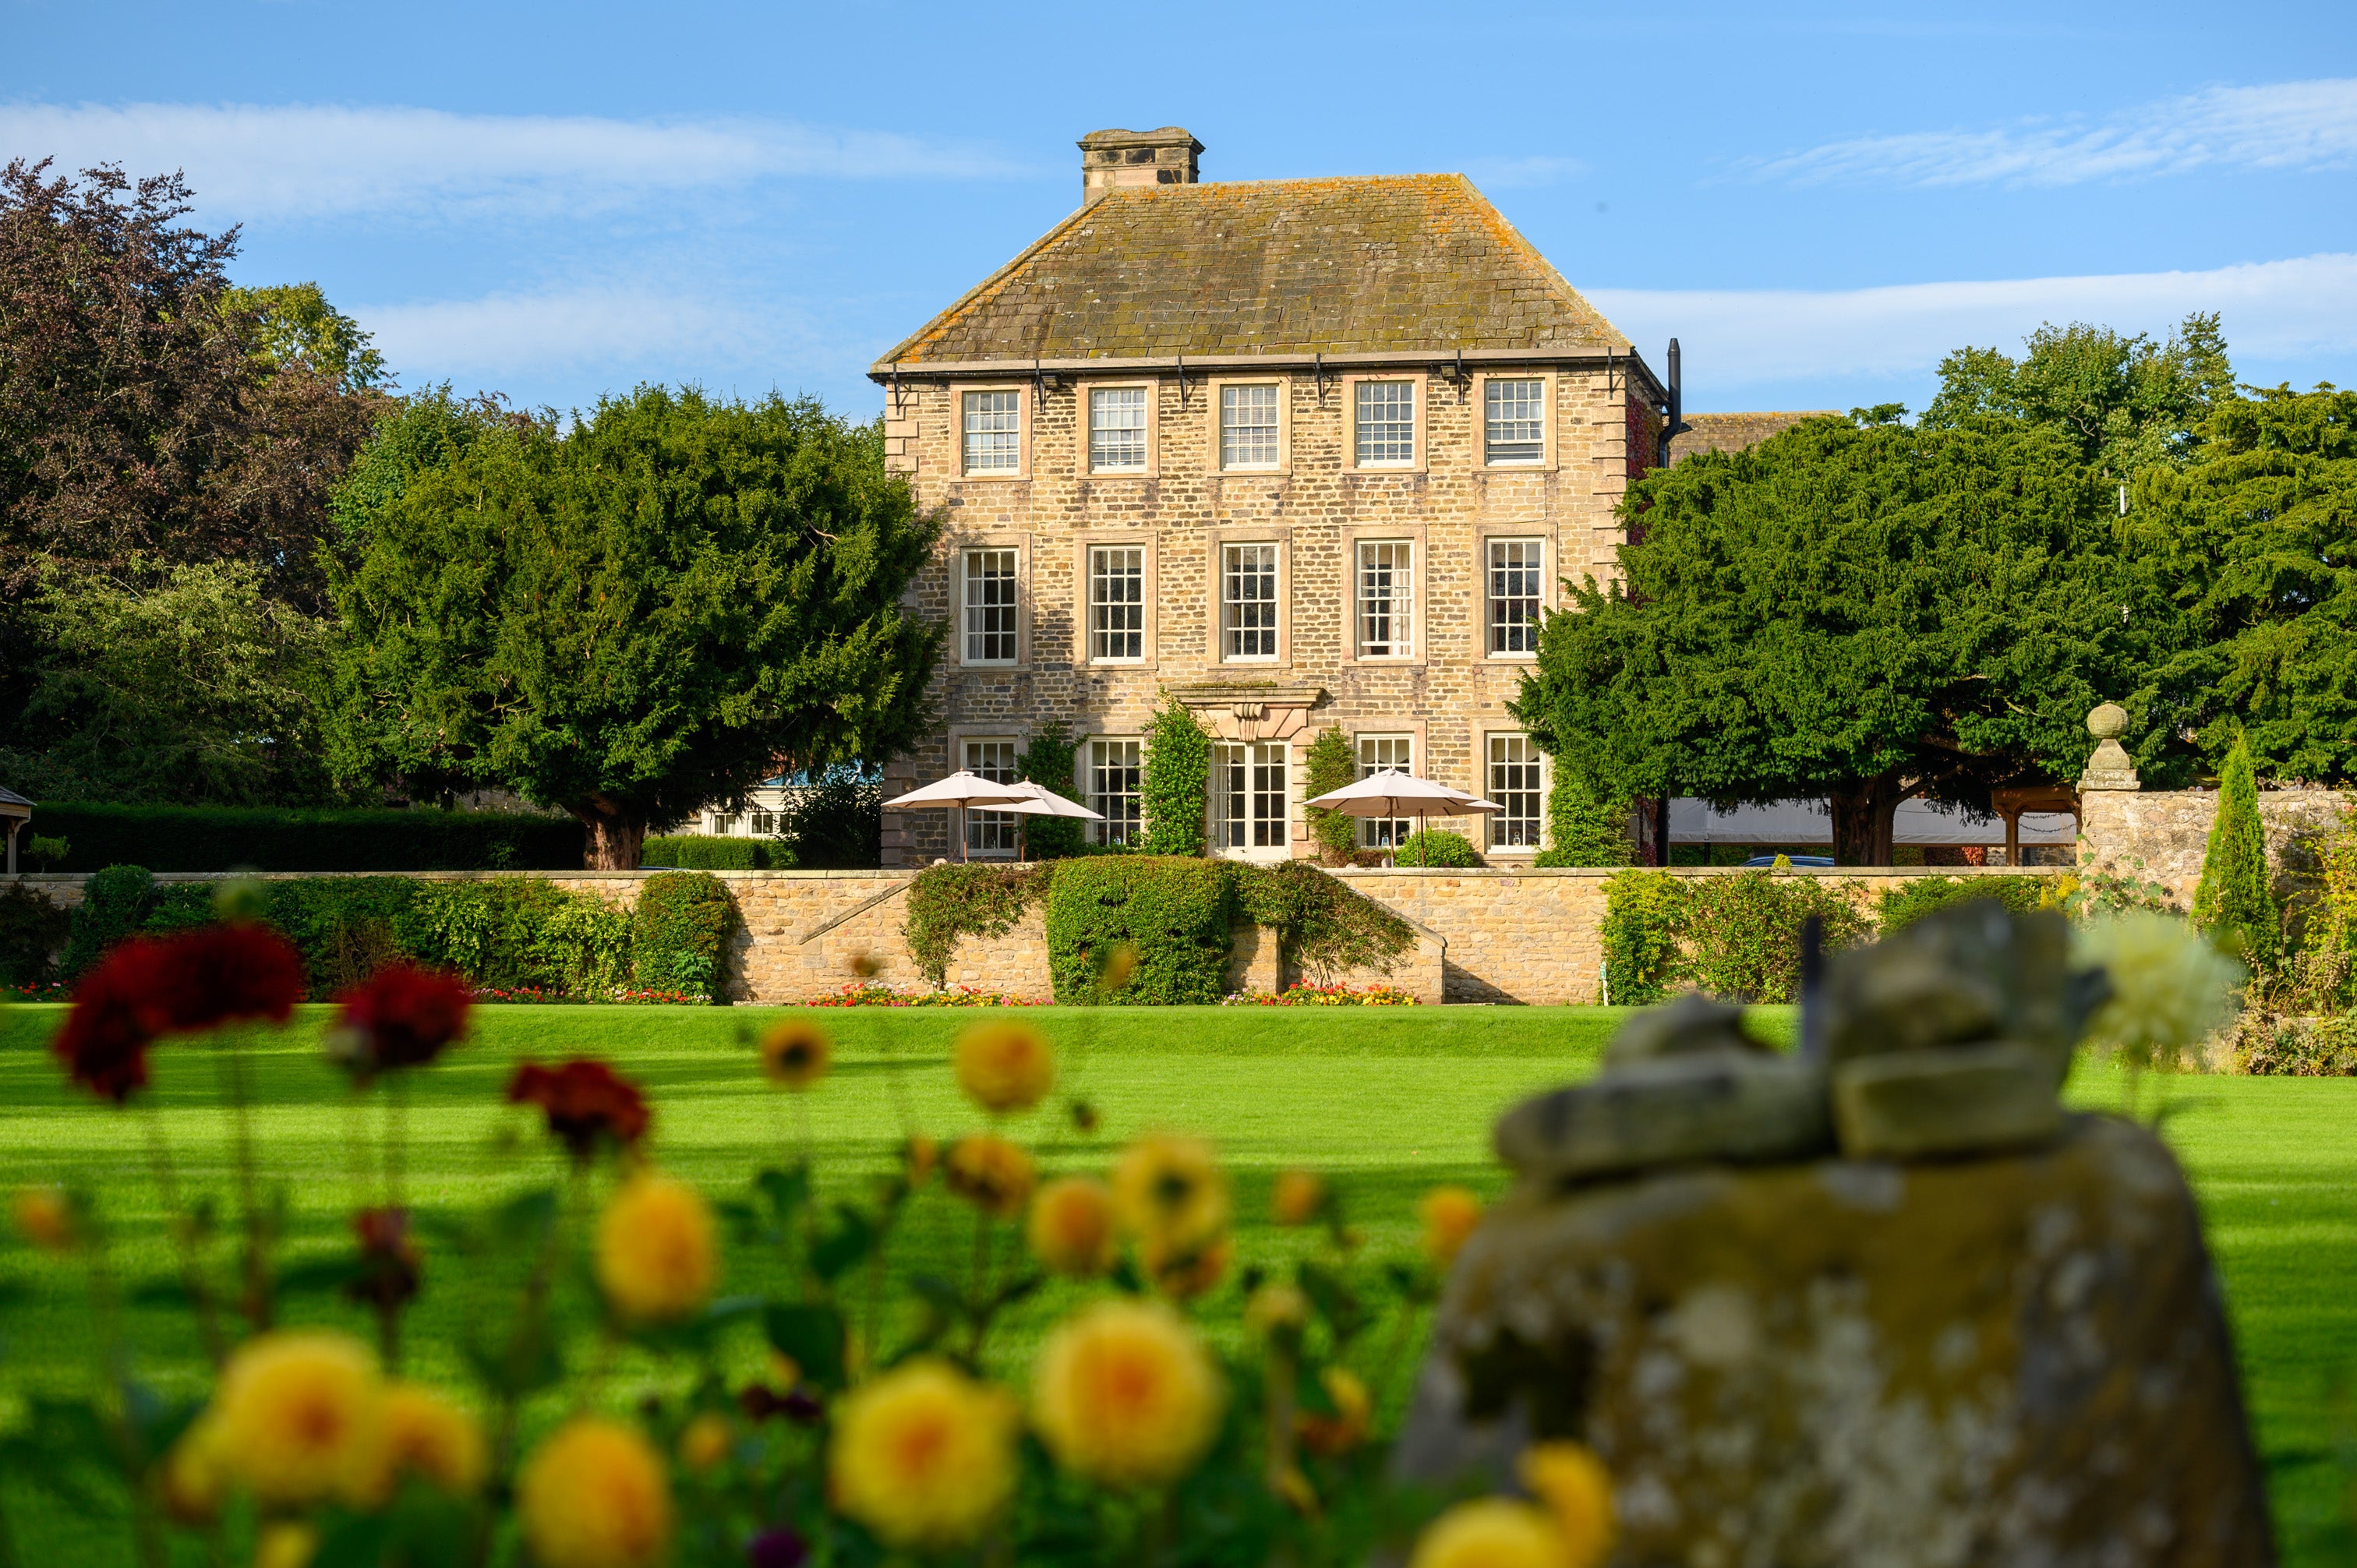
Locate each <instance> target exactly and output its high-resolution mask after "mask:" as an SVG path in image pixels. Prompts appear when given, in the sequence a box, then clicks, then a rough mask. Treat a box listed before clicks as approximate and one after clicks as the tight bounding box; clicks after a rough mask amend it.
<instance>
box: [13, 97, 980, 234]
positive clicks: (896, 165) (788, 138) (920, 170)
mask: <svg viewBox="0 0 2357 1568" xmlns="http://www.w3.org/2000/svg"><path fill="white" fill-rule="evenodd" d="M0 156H24V157H31V158H39V157H44V156H55V157H56V158H57V160H58V163H59V166H61V167H63V168H69V169H73V168H81V167H84V166H88V165H91V164H96V163H101V162H112V163H120V164H122V165H123V166H124V169H125V171H126V172H128V173H130V174H133V175H134V176H137V175H141V174H151V173H156V172H157V171H161V170H167V169H174V168H184V169H186V170H187V171H188V182H189V184H190V185H191V186H193V187H194V188H195V189H196V192H197V197H198V199H199V202H201V203H202V204H203V205H204V206H205V207H206V209H209V210H212V211H219V212H224V213H231V214H235V215H236V216H238V217H240V218H256V217H274V218H322V217H337V216H344V215H350V214H363V213H374V214H380V215H386V214H397V215H402V216H415V215H420V214H440V215H447V214H451V213H454V212H459V211H468V210H485V211H493V212H501V213H522V214H527V215H540V214H546V213H560V212H561V213H575V212H579V211H581V210H583V209H597V208H607V207H611V206H616V205H619V204H622V203H626V202H630V201H635V200H640V199H645V198H647V197H649V196H652V195H655V194H657V193H664V192H678V191H688V190H697V189H713V188H737V187H742V186H745V185H748V184H751V183H754V182H757V181H762V180H770V179H779V178H789V177H815V178H847V179H896V178H927V177H1003V176H1006V175H1010V174H1017V173H1021V172H1024V171H1022V170H1020V169H1018V168H1017V167H1016V166H1013V165H1011V164H1009V163H1008V162H1007V161H1006V160H1005V159H1003V158H1001V157H999V156H996V154H994V153H992V152H990V151H989V150H988V149H986V148H983V147H979V146H971V145H950V144H943V143H934V142H928V141H925V140H922V139H920V138H917V137H911V136H904V135H898V134H889V133H886V132H877V131H824V130H818V129H814V128H813V127H810V126H806V125H800V124H793V123H791V122H787V121H780V120H766V119H754V118H734V119H730V118H707V119H681V120H614V119H600V118H594V117H590V116H587V115H531V114H526V115H515V114H456V113H447V112H445V111H442V110H438V109H414V108H404V107H397V106H396V107H389V108H368V107H352V106H339V105H327V104H245V103H227V104H200V103H131V104H123V105H118V106H105V105H98V104H75V105H63V104H48V103H22V102H20V103H11V104H0Z"/></svg>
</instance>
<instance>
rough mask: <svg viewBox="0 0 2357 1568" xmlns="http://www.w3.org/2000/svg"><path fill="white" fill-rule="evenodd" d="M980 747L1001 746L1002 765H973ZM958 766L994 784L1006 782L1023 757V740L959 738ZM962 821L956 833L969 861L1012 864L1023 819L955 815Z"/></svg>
mask: <svg viewBox="0 0 2357 1568" xmlns="http://www.w3.org/2000/svg"><path fill="white" fill-rule="evenodd" d="M981 746H1004V747H1006V756H1005V759H1004V760H1003V761H979V762H978V761H977V760H976V759H975V757H974V752H975V749H976V748H977V747H981ZM957 755H958V766H959V767H960V768H964V769H966V770H967V771H969V772H974V773H979V774H981V775H982V776H983V777H984V778H985V779H991V780H992V781H994V782H1000V783H1003V782H1006V781H1009V780H1012V779H1014V778H1015V777H1016V772H1015V770H1016V768H1017V766H1018V763H1019V760H1020V758H1021V757H1022V756H1023V737H1022V736H1017V735H961V736H958V739H957ZM959 816H960V817H961V818H962V819H963V821H961V822H960V823H959V824H958V832H961V833H963V835H965V854H966V858H967V859H969V860H1013V859H1014V858H1015V857H1016V855H1017V853H1018V852H1019V850H1020V847H1021V845H1022V843H1023V836H1022V835H1023V819H1022V818H1021V817H1019V816H1017V815H1016V813H1014V812H1013V811H982V810H979V809H976V808H968V809H967V810H965V811H961V812H960V813H959Z"/></svg>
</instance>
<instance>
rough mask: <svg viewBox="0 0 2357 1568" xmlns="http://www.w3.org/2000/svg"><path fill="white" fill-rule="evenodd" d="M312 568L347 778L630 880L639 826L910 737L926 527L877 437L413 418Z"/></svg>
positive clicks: (351, 501)
mask: <svg viewBox="0 0 2357 1568" xmlns="http://www.w3.org/2000/svg"><path fill="white" fill-rule="evenodd" d="M339 522H340V524H341V527H342V530H343V533H344V537H343V539H342V540H341V541H340V545H339V553H340V555H341V560H340V561H339V564H336V565H335V566H334V567H333V569H332V578H333V588H334V592H335V596H336V603H337V605H338V607H339V609H340V610H341V612H342V615H343V618H344V622H345V627H346V630H347V634H348V635H347V636H346V638H345V639H344V643H343V647H342V649H341V650H340V652H339V655H338V664H337V669H336V675H335V694H334V697H333V701H332V711H331V715H330V719H329V730H330V760H331V763H332V764H333V766H335V767H336V768H337V769H338V770H339V772H340V773H342V774H344V775H345V776H347V777H368V778H392V777H399V778H401V779H404V781H405V782H407V783H408V784H409V786H410V787H411V789H413V791H414V790H416V789H418V787H419V786H420V785H421V784H422V785H426V786H428V787H430V786H431V785H432V784H433V783H435V782H436V781H439V782H443V783H446V784H447V783H457V782H461V781H472V782H479V783H487V784H500V785H505V786H507V787H510V788H512V789H516V790H518V791H519V792H521V793H522V794H523V795H524V796H525V797H526V798H528V799H530V800H537V801H540V802H543V803H544V804H547V805H552V806H556V807H561V808H563V809H564V810H565V811H571V812H572V813H573V814H574V815H575V816H576V817H578V818H579V819H580V820H581V822H582V823H583V825H584V827H585V828H586V829H587V865H589V866H590V867H591V868H593V869H626V868H629V867H632V866H635V865H638V863H639V846H640V841H641V840H642V839H643V838H644V837H645V835H646V832H647V829H648V827H649V825H650V824H651V823H661V822H672V821H676V820H677V819H679V818H681V817H683V816H685V815H687V814H688V813H690V812H692V811H694V810H695V809H696V808H697V807H699V806H701V805H703V804H704V803H705V802H706V801H711V800H729V799H733V798H737V797H740V796H741V795H742V793H743V792H744V791H745V790H746V789H748V788H749V787H750V786H752V785H754V784H756V783H758V782H759V780H760V779H763V778H765V777H768V776H770V775H771V774H774V773H776V772H778V771H779V770H780V768H784V769H785V770H787V771H790V772H791V771H793V770H795V769H798V768H813V769H822V768H825V767H826V766H827V765H829V764H831V763H834V762H839V761H846V760H852V759H857V758H866V759H871V760H881V759H882V758H883V757H886V756H888V755H890V754H891V753H893V752H895V751H898V750H900V749H902V748H904V747H905V746H907V745H908V744H909V741H910V740H911V739H912V738H913V737H914V736H915V735H916V734H917V732H918V730H919V728H920V718H921V713H922V697H923V693H924V689H925V684H926V681H927V678H928V676H929V675H930V674H931V670H932V666H933V661H934V660H935V658H936V657H937V649H938V645H939V640H940V633H939V630H938V628H935V627H932V626H931V625H930V624H928V623H926V622H925V621H923V620H921V619H920V618H918V617H916V616H915V615H913V614H912V613H911V612H910V611H909V609H907V608H906V607H903V605H902V604H901V602H900V599H901V594H902V592H903V591H904V590H905V589H906V588H907V586H908V585H909V580H910V578H911V577H912V576H913V575H915V573H916V571H917V570H918V568H919V567H920V565H921V564H923V562H924V560H925V559H926V556H927V553H928V552H929V551H930V550H931V545H932V542H933V537H934V528H933V525H932V524H931V522H930V521H927V520H925V519H922V518H920V517H919V516H918V515H917V513H916V510H915V508H914V503H913V502H912V500H911V499H910V498H909V490H908V487H907V486H906V484H905V483H904V482H903V481H901V480H900V479H899V478H896V477H894V476H891V475H888V474H887V473H886V472H885V469H884V461H883V443H882V440H881V432H880V430H879V429H878V428H877V427H876V426H874V425H858V424H850V423H848V422H846V421H844V420H842V419H838V418H835V417H834V416H832V415H830V414H828V413H826V412H825V411H824V410H823V409H822V408H821V407H820V406H819V405H818V404H817V403H815V402H813V401H809V400H803V401H800V402H788V401H786V400H784V399H782V398H779V397H776V396H774V395H773V396H771V397H770V398H769V399H768V400H766V401H764V402H761V403H753V404H746V403H722V402H716V401H714V400H711V399H708V398H706V397H705V396H704V395H703V394H701V393H700V392H694V391H692V390H691V391H685V392H669V391H666V390H664V389H662V388H660V387H644V388H640V390H639V391H638V392H636V393H634V394H633V395H632V396H630V397H629V398H623V399H608V400H606V401H603V402H601V403H599V404H598V405H597V408H596V409H594V410H592V411H591V412H590V413H587V415H584V416H579V417H576V419H575V421H574V422H573V423H572V424H570V425H569V426H568V427H566V428H565V429H563V430H560V429H559V428H558V427H557V424H556V422H555V420H554V418H553V417H550V418H545V419H533V420H527V419H518V418H515V417H512V416H501V415H500V413H498V411H497V410H495V409H486V408H483V407H476V408H472V409H470V408H468V407H467V406H465V405H462V404H458V403H454V402H453V401H452V400H450V399H449V398H447V396H428V397H425V398H420V399H414V400H413V401H412V403H411V405H410V407H409V408H408V409H407V410H406V411H404V414H403V415H402V417H401V418H399V419H396V420H393V421H391V422H388V423H387V424H386V425H385V426H384V428H383V429H382V432H381V433H380V435H379V437H378V443H377V446H375V447H373V448H371V450H370V451H369V452H366V453H364V454H363V455H362V456H361V460H360V461H359V462H358V463H357V464H356V465H355V467H354V470H353V474H352V478H351V480H350V483H349V484H348V485H347V487H346V489H345V491H344V493H343V496H342V498H341V501H340V504H339Z"/></svg>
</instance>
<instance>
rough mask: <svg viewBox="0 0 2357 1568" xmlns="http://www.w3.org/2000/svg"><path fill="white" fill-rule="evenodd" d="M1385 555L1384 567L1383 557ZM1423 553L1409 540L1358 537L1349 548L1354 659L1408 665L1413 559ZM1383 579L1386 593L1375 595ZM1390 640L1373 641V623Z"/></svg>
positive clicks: (1412, 643) (1412, 650)
mask: <svg viewBox="0 0 2357 1568" xmlns="http://www.w3.org/2000/svg"><path fill="white" fill-rule="evenodd" d="M1385 553H1389V554H1390V555H1391V557H1392V559H1391V560H1390V561H1389V562H1388V563H1386V562H1385V561H1384V560H1383V556H1384V554H1385ZM1421 554H1422V552H1421V551H1420V550H1418V549H1417V548H1416V542H1415V540H1414V539H1384V538H1363V539H1354V540H1352V541H1351V656H1352V657H1353V658H1357V659H1381V660H1394V659H1396V660H1413V659H1414V658H1415V656H1416V650H1417V643H1418V639H1417V637H1416V609H1417V595H1416V591H1415V578H1416V570H1417V568H1418V567H1419V566H1421V565H1422V564H1423V563H1422V562H1421V561H1419V560H1418V559H1417V557H1418V556H1419V555H1421ZM1384 574H1388V576H1387V578H1385V580H1386V581H1387V582H1388V592H1387V594H1385V595H1383V596H1380V602H1381V603H1382V604H1383V608H1381V609H1377V608H1374V606H1375V605H1376V604H1377V603H1378V602H1379V596H1378V594H1377V592H1376V589H1377V585H1378V584H1377V579H1378V577H1379V576H1382V575H1384ZM1378 617H1381V618H1383V628H1382V629H1384V630H1387V631H1388V632H1389V633H1390V634H1391V635H1390V636H1389V637H1388V638H1383V639H1376V638H1374V637H1372V635H1370V634H1371V633H1372V632H1373V631H1374V630H1376V629H1377V627H1376V625H1375V622H1376V619H1377V618H1378Z"/></svg>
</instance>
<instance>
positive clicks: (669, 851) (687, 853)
mask: <svg viewBox="0 0 2357 1568" xmlns="http://www.w3.org/2000/svg"><path fill="white" fill-rule="evenodd" d="M639 864H640V865H649V866H653V865H662V866H672V867H676V868H677V869H679V870H681V871H767V870H769V869H770V843H769V841H768V840H766V839H740V838H737V837H734V836H732V835H729V834H726V833H666V834H664V835H662V837H660V838H651V839H648V840H646V841H644V842H643V843H640V845H639Z"/></svg>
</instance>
